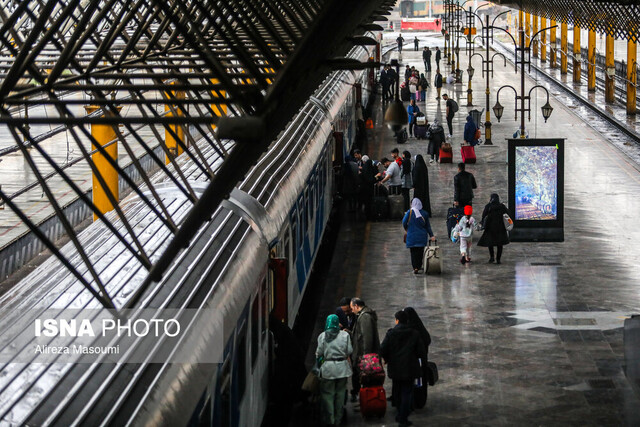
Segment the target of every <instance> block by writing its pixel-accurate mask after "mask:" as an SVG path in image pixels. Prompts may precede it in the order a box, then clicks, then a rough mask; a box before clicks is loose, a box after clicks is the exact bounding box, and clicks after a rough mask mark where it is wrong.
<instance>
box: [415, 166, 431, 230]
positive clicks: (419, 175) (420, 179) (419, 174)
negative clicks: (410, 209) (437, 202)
mask: <svg viewBox="0 0 640 427" xmlns="http://www.w3.org/2000/svg"><path fill="white" fill-rule="evenodd" d="M413 197H414V198H416V199H419V200H420V202H421V203H422V209H424V210H425V211H426V212H427V213H428V214H429V217H431V216H432V215H431V200H430V199H429V170H428V169H427V164H426V163H425V161H424V158H423V157H422V154H418V155H417V156H416V162H415V164H414V165H413Z"/></svg>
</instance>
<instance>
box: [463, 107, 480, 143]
mask: <svg viewBox="0 0 640 427" xmlns="http://www.w3.org/2000/svg"><path fill="white" fill-rule="evenodd" d="M477 130H478V126H476V122H475V121H473V117H472V116H471V113H469V115H468V116H467V123H465V125H464V143H465V144H466V145H471V146H475V145H478V140H477V139H476V131H477Z"/></svg>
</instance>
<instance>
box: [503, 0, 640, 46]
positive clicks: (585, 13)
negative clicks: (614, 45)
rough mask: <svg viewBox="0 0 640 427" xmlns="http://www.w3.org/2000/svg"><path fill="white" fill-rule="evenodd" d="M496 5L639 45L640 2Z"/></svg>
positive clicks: (507, 0) (509, 0) (531, 0)
mask: <svg viewBox="0 0 640 427" xmlns="http://www.w3.org/2000/svg"><path fill="white" fill-rule="evenodd" d="M495 3H498V4H502V5H504V6H509V7H513V8H516V9H520V10H523V11H525V12H528V13H531V14H534V15H536V16H542V17H546V18H549V19H553V20H555V21H557V22H565V23H569V24H573V25H576V26H578V27H580V28H588V29H590V30H594V31H598V32H601V33H606V34H609V35H612V36H614V37H616V38H618V39H622V40H631V41H634V42H637V41H638V39H639V38H640V28H639V26H640V2H638V1H600V0H554V1H540V0H523V1H513V0H497V1H495Z"/></svg>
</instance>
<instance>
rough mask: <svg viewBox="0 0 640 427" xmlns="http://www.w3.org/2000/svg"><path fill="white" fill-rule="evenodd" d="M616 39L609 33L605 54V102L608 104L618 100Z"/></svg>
mask: <svg viewBox="0 0 640 427" xmlns="http://www.w3.org/2000/svg"><path fill="white" fill-rule="evenodd" d="M614 40H615V39H614V38H613V34H609V33H607V47H606V50H607V51H606V53H605V67H606V68H605V72H604V81H605V85H604V100H605V101H606V102H609V103H611V102H615V100H616V83H615V82H616V80H615V76H616V64H615V56H614V51H615V49H614Z"/></svg>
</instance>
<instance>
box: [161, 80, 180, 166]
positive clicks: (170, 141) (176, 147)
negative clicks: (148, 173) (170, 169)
mask: <svg viewBox="0 0 640 427" xmlns="http://www.w3.org/2000/svg"><path fill="white" fill-rule="evenodd" d="M171 95H173V97H175V98H177V99H184V92H183V91H177V92H173V91H172V92H171ZM169 98H170V99H171V96H169ZM173 109H174V110H175V112H176V113H177V115H178V116H183V115H184V114H182V111H180V109H179V108H178V106H177V105H174V106H173ZM164 111H165V112H166V113H167V114H166V117H173V114H174V113H173V112H172V111H171V107H170V106H169V105H165V106H164ZM169 129H171V130H172V131H173V132H175V134H176V135H177V137H178V139H179V140H180V142H181V143H182V145H184V130H183V129H182V126H181V125H169ZM169 129H165V131H164V143H165V144H166V146H167V148H168V149H169V150H170V151H171V153H172V154H173V156H174V157H178V156H179V155H180V154H182V151H183V150H182V145H181V144H178V141H177V140H176V139H175V138H174V137H173V135H171V132H169ZM164 161H165V163H166V164H169V163H170V160H169V157H168V156H166V155H165V159H164Z"/></svg>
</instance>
